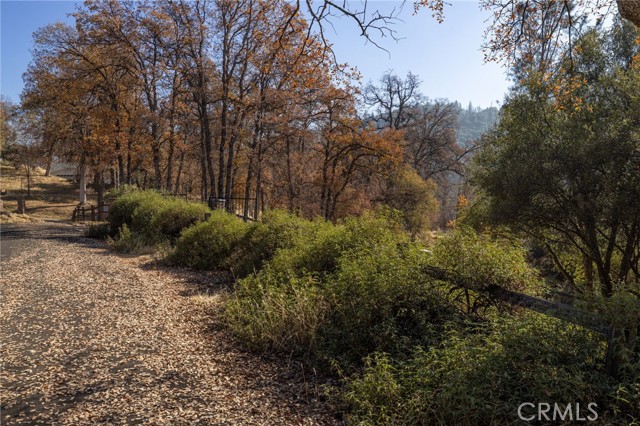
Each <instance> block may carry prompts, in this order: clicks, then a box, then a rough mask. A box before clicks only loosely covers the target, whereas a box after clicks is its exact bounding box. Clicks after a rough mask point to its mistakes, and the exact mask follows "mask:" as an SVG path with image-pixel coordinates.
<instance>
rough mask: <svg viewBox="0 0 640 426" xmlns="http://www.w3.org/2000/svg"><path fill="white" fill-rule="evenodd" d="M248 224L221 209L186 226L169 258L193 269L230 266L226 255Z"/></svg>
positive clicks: (232, 248)
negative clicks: (204, 220)
mask: <svg viewBox="0 0 640 426" xmlns="http://www.w3.org/2000/svg"><path fill="white" fill-rule="evenodd" d="M249 228H250V225H248V224H247V223H245V222H243V221H242V220H240V219H238V218H237V217H236V216H235V215H233V214H231V213H227V212H224V211H221V210H216V211H214V212H212V214H211V217H210V218H209V220H207V221H206V222H200V223H197V224H195V225H193V226H191V227H190V228H187V229H185V230H184V231H182V234H180V237H179V238H178V241H177V242H176V248H175V251H174V253H173V254H172V255H171V257H170V259H169V260H170V261H171V262H172V263H174V264H177V265H181V266H187V267H190V268H194V269H204V270H215V269H220V268H226V267H228V266H229V256H230V255H231V254H232V253H233V252H234V250H235V249H236V248H237V247H238V245H239V244H240V242H241V241H242V240H243V239H244V238H245V237H246V234H247V232H248V231H249Z"/></svg>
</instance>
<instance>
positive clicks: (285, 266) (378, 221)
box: [268, 210, 409, 280]
mask: <svg viewBox="0 0 640 426" xmlns="http://www.w3.org/2000/svg"><path fill="white" fill-rule="evenodd" d="M408 242H409V237H408V235H407V234H406V233H405V232H404V230H403V229H402V222H401V219H400V217H399V216H398V215H393V214H392V213H391V212H389V211H386V210H384V211H379V212H367V213H365V214H364V215H362V216H360V217H357V218H349V219H347V220H345V221H344V222H343V223H339V224H336V225H334V224H331V223H330V222H327V221H324V220H321V219H316V220H314V221H310V222H308V223H307V225H306V226H303V227H300V228H299V229H298V232H296V233H293V238H292V241H291V244H290V245H289V246H288V247H285V248H282V249H280V250H277V252H276V254H275V256H274V257H273V259H272V260H271V261H270V262H269V265H268V266H269V268H271V269H273V270H275V271H278V272H280V273H285V272H288V273H293V274H296V273H301V274H306V273H311V274H312V275H314V276H316V277H318V278H319V279H320V280H323V279H324V278H325V277H327V276H328V275H329V274H331V273H333V272H334V271H335V270H336V268H337V266H338V259H339V258H340V256H342V255H343V254H344V253H348V252H349V251H352V250H360V249H365V248H372V249H374V248H376V247H377V246H379V245H382V244H396V245H398V244H407V243H408Z"/></svg>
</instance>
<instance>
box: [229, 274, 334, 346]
mask: <svg viewBox="0 0 640 426" xmlns="http://www.w3.org/2000/svg"><path fill="white" fill-rule="evenodd" d="M317 284H318V283H317V281H316V280H315V279H314V278H313V277H312V276H310V275H303V276H300V277H296V276H291V275H288V276H281V275H280V276H279V275H277V274H274V273H271V274H262V275H260V277H257V276H255V275H252V276H249V277H247V278H245V279H243V280H241V281H239V282H238V283H237V284H236V288H235V292H234V295H233V297H232V298H231V299H230V300H229V301H228V302H227V304H226V305H225V318H226V321H227V323H228V324H229V325H230V327H231V328H232V330H233V331H234V332H235V334H236V335H237V336H238V337H239V338H240V339H241V340H242V341H243V342H244V343H245V344H246V345H247V346H248V347H249V348H251V349H259V350H275V351H277V352H281V353H293V354H297V355H302V356H307V357H313V356H314V355H315V352H316V350H317V343H318V341H317V340H318V332H319V330H320V329H321V327H322V326H323V324H324V322H325V318H326V315H327V310H328V305H327V301H326V298H325V295H324V294H323V292H322V290H321V288H320V287H319V286H318V285H317Z"/></svg>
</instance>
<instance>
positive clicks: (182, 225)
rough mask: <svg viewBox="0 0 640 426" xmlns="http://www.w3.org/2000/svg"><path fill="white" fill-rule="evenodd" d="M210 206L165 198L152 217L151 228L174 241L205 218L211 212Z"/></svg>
mask: <svg viewBox="0 0 640 426" xmlns="http://www.w3.org/2000/svg"><path fill="white" fill-rule="evenodd" d="M210 212H211V210H210V209H209V207H207V206H205V205H204V204H200V203H190V202H187V201H185V200H182V199H179V198H169V199H165V200H164V201H163V202H162V203H161V204H160V207H159V209H157V210H156V211H155V214H154V215H153V218H152V219H151V226H150V230H151V232H153V233H156V234H157V233H159V234H160V235H162V236H163V237H166V238H168V239H169V240H170V241H171V242H174V243H175V241H176V240H177V239H178V237H179V236H180V232H182V230H183V229H186V228H188V227H190V226H191V225H193V224H194V223H196V222H198V221H201V220H203V219H204V217H205V214H207V213H210Z"/></svg>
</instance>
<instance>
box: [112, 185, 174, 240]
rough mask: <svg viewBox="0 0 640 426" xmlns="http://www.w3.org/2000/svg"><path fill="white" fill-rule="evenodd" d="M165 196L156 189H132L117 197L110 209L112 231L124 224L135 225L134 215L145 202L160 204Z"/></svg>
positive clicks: (130, 226)
mask: <svg viewBox="0 0 640 426" xmlns="http://www.w3.org/2000/svg"><path fill="white" fill-rule="evenodd" d="M163 199H164V197H163V196H162V195H161V194H159V193H158V192H155V191H131V192H126V193H124V194H123V195H122V196H120V197H118V198H116V200H115V201H114V202H113V204H112V205H111V208H110V210H109V217H108V220H109V225H110V226H111V230H112V232H117V231H118V229H120V228H121V227H122V225H125V224H126V225H127V226H128V227H129V228H132V227H133V216H134V213H135V211H136V209H137V208H138V207H139V206H140V205H141V204H143V203H147V204H160V203H162V202H163Z"/></svg>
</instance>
